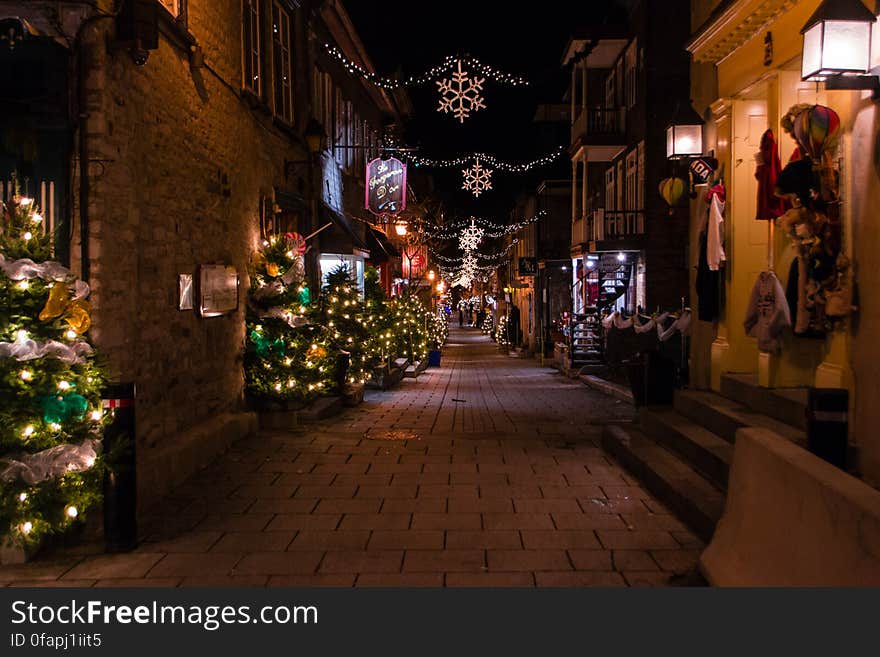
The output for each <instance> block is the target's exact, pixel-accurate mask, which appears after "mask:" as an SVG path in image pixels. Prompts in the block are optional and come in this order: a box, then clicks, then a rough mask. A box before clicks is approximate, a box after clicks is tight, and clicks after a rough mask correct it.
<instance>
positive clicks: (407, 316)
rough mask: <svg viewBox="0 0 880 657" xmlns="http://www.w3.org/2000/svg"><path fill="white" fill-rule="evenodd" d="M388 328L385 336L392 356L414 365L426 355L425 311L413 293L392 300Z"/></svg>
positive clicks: (426, 330)
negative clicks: (406, 360)
mask: <svg viewBox="0 0 880 657" xmlns="http://www.w3.org/2000/svg"><path fill="white" fill-rule="evenodd" d="M389 309H390V312H389V322H390V326H388V328H387V329H386V331H385V334H386V335H387V334H388V333H390V334H391V337H390V338H386V342H389V343H390V346H391V348H392V352H393V354H394V356H397V357H402V358H407V359H408V360H409V361H410V362H412V363H415V362H417V361H420V360H422V359H423V358H425V357H427V355H428V328H427V319H426V317H425V315H426V310H425V307H424V306H423V305H422V302H421V301H420V300H419V298H418V296H417V295H416V294H414V293H413V292H410V293H409V294H406V295H404V296H402V297H398V298H396V299H394V300H393V301H392V302H391V304H390V306H389Z"/></svg>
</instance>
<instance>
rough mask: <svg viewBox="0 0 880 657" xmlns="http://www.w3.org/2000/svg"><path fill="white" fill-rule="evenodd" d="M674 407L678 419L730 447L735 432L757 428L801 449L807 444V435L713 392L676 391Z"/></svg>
mask: <svg viewBox="0 0 880 657" xmlns="http://www.w3.org/2000/svg"><path fill="white" fill-rule="evenodd" d="M673 407H674V408H675V410H676V411H678V412H679V413H680V414H681V415H684V416H685V417H686V418H688V419H689V420H691V421H693V422H695V423H696V424H699V425H700V426H702V427H705V428H706V429H708V430H709V431H711V432H712V433H714V434H716V435H717V436H720V437H721V438H724V440H726V441H727V442H729V443H733V442H734V441H735V440H736V432H737V430H738V429H744V428H746V427H758V428H762V429H769V430H771V431H774V432H776V433H778V434H779V435H781V436H784V437H785V438H788V439H789V440H791V441H793V442H795V443H798V444H800V445H804V444H806V435H805V434H804V432H803V431H801V430H800V429H797V428H795V427H792V426H791V425H788V424H785V423H784V422H780V421H779V420H776V419H774V418H771V417H768V416H766V415H762V414H761V413H756V412H755V411H753V410H751V409H749V408H747V407H745V406H743V405H742V404H739V403H737V402H736V401H734V400H732V399H728V398H727V397H722V396H721V395H718V394H715V393H714V392H706V391H700V390H676V391H675V399H674V403H673Z"/></svg>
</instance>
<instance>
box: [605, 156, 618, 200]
mask: <svg viewBox="0 0 880 657" xmlns="http://www.w3.org/2000/svg"><path fill="white" fill-rule="evenodd" d="M614 198H615V196H614V167H613V166H612V167H609V168H608V169H606V170H605V210H606V211H608V210H614V209H616V206H615V205H614Z"/></svg>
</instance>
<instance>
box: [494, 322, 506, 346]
mask: <svg viewBox="0 0 880 657" xmlns="http://www.w3.org/2000/svg"><path fill="white" fill-rule="evenodd" d="M492 337H493V338H495V342H497V343H498V344H500V345H501V346H502V347H506V346H507V345H509V344H510V340H509V339H508V336H507V315H501V316H500V317H499V318H498V326H497V327H496V328H495V333H494V334H493V336H492Z"/></svg>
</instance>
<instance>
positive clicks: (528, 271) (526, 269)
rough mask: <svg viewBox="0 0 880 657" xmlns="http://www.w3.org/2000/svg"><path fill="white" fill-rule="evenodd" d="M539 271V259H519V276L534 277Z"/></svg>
mask: <svg viewBox="0 0 880 657" xmlns="http://www.w3.org/2000/svg"><path fill="white" fill-rule="evenodd" d="M537 271H538V259H537V258H520V259H519V275H520V276H534V275H535V274H536V273H537Z"/></svg>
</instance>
